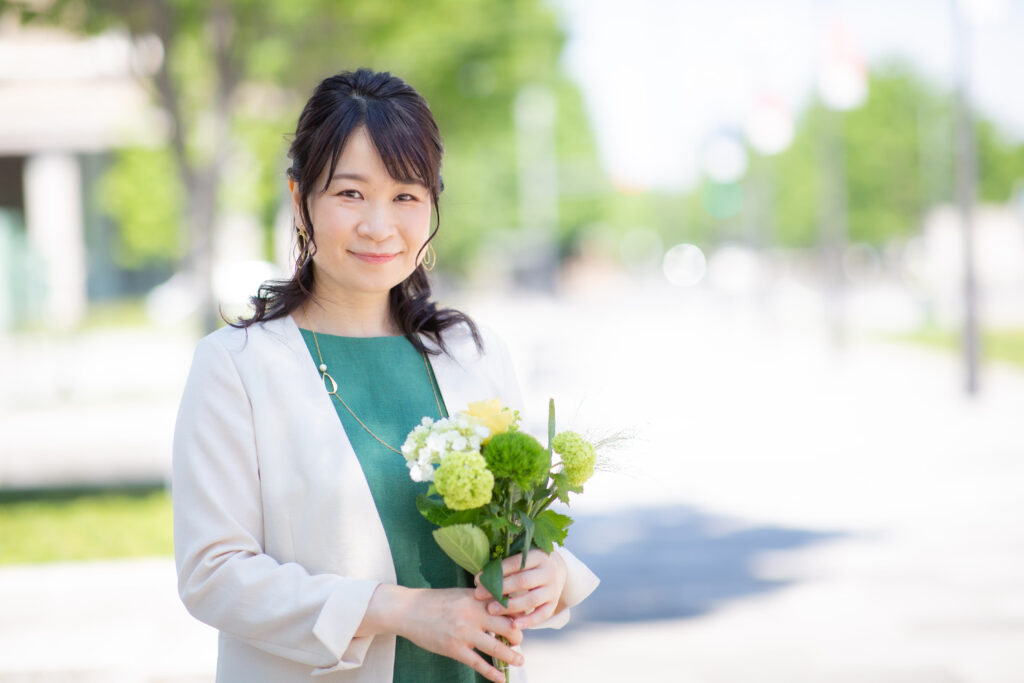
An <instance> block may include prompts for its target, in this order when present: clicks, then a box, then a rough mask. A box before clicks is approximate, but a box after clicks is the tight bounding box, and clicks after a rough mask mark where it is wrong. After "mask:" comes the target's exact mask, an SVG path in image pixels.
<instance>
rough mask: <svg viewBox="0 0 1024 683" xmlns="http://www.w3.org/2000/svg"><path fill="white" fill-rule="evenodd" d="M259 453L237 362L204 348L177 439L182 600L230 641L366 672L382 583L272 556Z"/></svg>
mask: <svg viewBox="0 0 1024 683" xmlns="http://www.w3.org/2000/svg"><path fill="white" fill-rule="evenodd" d="M258 455H259V454H258V444H257V443H256V440H255V430H254V427H253V417H252V408H251V404H250V400H249V397H248V395H247V393H246V391H245V388H244V386H243V382H242V379H241V377H240V376H239V373H238V370H237V368H236V366H235V364H234V361H233V359H232V357H231V354H230V353H229V352H228V350H227V348H226V347H225V346H224V345H223V343H221V342H219V341H218V340H217V338H216V337H215V336H211V337H206V338H205V339H203V340H201V341H200V343H199V345H198V346H197V348H196V352H195V356H194V358H193V362H192V369H191V371H190V372H189V376H188V380H187V381H186V385H185V390H184V394H183V396H182V400H181V406H180V408H179V411H178V418H177V422H176V424H175V430H174V446H173V466H172V485H171V488H172V499H173V506H174V507H173V509H174V556H175V565H176V567H177V571H178V592H179V595H180V596H181V600H182V602H183V603H184V604H185V607H186V608H187V609H188V611H189V612H190V613H191V614H192V615H193V616H195V617H196V618H197V619H199V620H200V621H203V622H205V623H207V624H209V625H211V626H213V627H215V628H217V629H219V630H221V631H222V632H224V633H226V634H228V635H231V636H233V637H235V638H238V639H241V640H243V641H244V642H246V643H247V644H249V645H252V646H254V647H257V648H259V649H262V650H265V651H266V652H269V653H271V654H274V655H277V656H280V657H285V658H287V659H291V660H294V661H297V662H300V663H303V664H306V665H308V666H311V667H318V669H317V670H316V671H314V673H326V672H329V671H333V670H337V669H349V668H355V667H358V666H360V665H362V663H363V658H364V657H365V655H366V652H367V649H368V648H369V646H370V642H371V641H372V636H368V637H359V638H356V637H354V635H355V632H356V629H357V628H358V627H359V624H360V623H361V622H362V618H363V615H364V614H365V612H366V607H367V605H368V604H369V601H370V597H371V596H372V595H373V592H374V590H375V589H376V587H377V585H378V582H377V581H372V580H364V579H354V578H346V577H342V576H338V575H335V574H317V575H311V574H310V573H308V572H307V571H306V570H305V569H304V568H303V567H302V566H300V565H299V564H297V563H295V562H285V563H279V562H277V561H276V560H275V559H274V558H273V557H271V556H269V555H267V554H266V553H264V552H263V507H262V503H261V496H260V472H259V462H258Z"/></svg>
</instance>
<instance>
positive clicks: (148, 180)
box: [98, 147, 184, 268]
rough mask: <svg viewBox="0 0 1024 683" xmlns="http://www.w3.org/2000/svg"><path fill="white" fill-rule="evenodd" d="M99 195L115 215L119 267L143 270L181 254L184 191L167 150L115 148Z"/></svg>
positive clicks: (109, 210) (108, 209)
mask: <svg viewBox="0 0 1024 683" xmlns="http://www.w3.org/2000/svg"><path fill="white" fill-rule="evenodd" d="M98 199H99V202H100V205H101V206H102V207H103V209H104V210H105V211H107V212H108V213H109V214H110V215H112V216H116V217H117V218H118V225H119V227H120V240H119V242H118V245H117V251H116V253H115V254H114V258H115V260H116V261H117V263H118V265H120V266H122V267H125V268H141V267H145V266H147V265H150V264H152V263H165V262H166V261H167V260H168V259H177V258H180V256H181V255H182V253H183V251H184V250H183V248H182V247H183V245H182V239H181V237H182V236H181V234H180V231H179V230H178V226H179V225H180V224H181V208H182V205H183V202H182V190H181V183H180V182H179V181H178V175H177V174H176V173H175V169H174V159H173V158H172V157H171V155H170V153H169V151H168V150H167V149H166V148H157V149H146V148H140V147H130V148H126V149H122V150H119V151H118V153H117V160H116V161H115V163H114V164H112V166H111V168H110V170H108V171H107V172H106V173H105V174H104V175H103V177H102V179H101V181H100V186H99V198H98Z"/></svg>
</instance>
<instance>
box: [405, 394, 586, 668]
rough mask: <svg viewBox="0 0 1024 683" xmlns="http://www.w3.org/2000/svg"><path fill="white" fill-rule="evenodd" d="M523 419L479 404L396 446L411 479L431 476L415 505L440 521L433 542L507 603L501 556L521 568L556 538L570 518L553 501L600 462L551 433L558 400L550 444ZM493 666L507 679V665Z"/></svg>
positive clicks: (565, 436) (429, 424)
mask: <svg viewBox="0 0 1024 683" xmlns="http://www.w3.org/2000/svg"><path fill="white" fill-rule="evenodd" d="M519 422H520V416H519V411H513V410H510V409H509V408H507V407H503V406H502V404H501V402H500V401H499V400H498V399H491V400H487V401H479V402H476V403H470V404H469V409H468V410H465V411H462V412H460V413H459V414H457V415H455V416H454V417H447V418H442V419H440V420H432V419H431V418H429V417H425V418H423V420H422V422H421V423H420V424H419V425H418V426H417V427H416V428H415V429H413V430H412V431H411V432H409V436H408V437H407V438H406V440H405V443H404V444H403V445H402V454H403V455H404V456H405V459H406V465H407V466H408V468H409V474H410V476H411V477H412V478H413V480H414V481H420V482H431V484H430V487H429V488H428V489H427V492H426V493H425V494H420V495H419V496H418V497H417V499H416V507H417V508H418V509H419V511H420V513H422V514H423V516H424V517H426V518H427V519H428V520H429V521H430V522H431V523H433V524H436V525H437V526H438V527H439V528H438V529H435V530H434V539H435V540H436V541H437V544H438V545H439V546H440V547H441V549H442V550H444V552H445V553H446V554H447V555H448V556H449V557H450V558H452V560H454V561H455V563H456V564H458V565H459V566H460V567H462V568H463V569H465V570H467V571H469V572H470V573H472V574H478V573H479V574H480V583H481V584H482V585H483V586H484V587H485V588H486V589H487V590H488V591H489V592H490V593H491V595H493V596H494V598H495V600H498V601H499V602H500V603H501V604H503V605H506V604H508V600H507V598H505V597H504V596H503V594H502V592H503V591H502V582H503V574H502V570H501V561H502V560H503V559H505V558H507V557H511V556H512V555H514V554H515V553H517V552H522V553H523V566H524V567H525V565H526V554H527V551H529V550H530V549H531V548H539V549H540V550H543V551H544V552H545V553H551V552H552V550H554V546H555V545H556V544H558V545H562V543H563V542H564V541H565V536H566V534H567V533H568V528H569V525H570V524H572V519H571V518H570V517H568V516H566V515H563V514H559V513H557V512H555V511H554V510H551V509H549V508H550V506H551V504H552V503H554V502H555V501H556V500H559V501H561V502H563V503H568V502H569V494H570V493H582V492H583V484H584V483H585V482H586V481H587V480H588V479H589V478H590V477H591V475H592V474H593V473H594V464H595V460H596V453H595V450H594V446H593V445H592V444H590V443H589V442H587V441H585V440H584V439H583V438H582V437H581V436H580V435H579V434H576V433H575V432H570V431H564V432H560V433H558V434H556V433H555V404H554V400H551V401H549V403H548V434H547V437H548V443H547V446H546V447H545V446H543V445H541V443H540V442H539V441H538V440H537V439H535V438H534V437H532V436H530V435H529V434H525V433H523V432H521V431H519ZM555 456H558V457H557V458H556V457H555ZM498 665H499V668H501V669H502V670H504V671H505V675H506V680H507V679H508V669H507V664H505V663H504V662H499V664H498Z"/></svg>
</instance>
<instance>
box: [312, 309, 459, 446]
mask: <svg viewBox="0 0 1024 683" xmlns="http://www.w3.org/2000/svg"><path fill="white" fill-rule="evenodd" d="M302 314H303V316H305V318H306V326H307V327H309V333H310V334H312V335H313V343H314V344H316V355H317V356H318V357H319V358H320V365H318V366H317V369H318V370H319V371H320V379H321V380H322V381H323V383H324V389H327V380H330V381H331V388H330V389H329V390H327V393H328V394H330V395H331V396H333V397H334V398H336V399H338V400H339V401H341V405H343V406H345V410H347V411H348V412H349V415H351V416H352V417H353V418H355V421H356V422H358V423H359V424H360V426H362V428H363V429H365V430H366V433H367V434H369V435H370V436H372V437H373V438H375V439H376V440H377V441H379V442H380V443H381V444H382V445H383V446H384V447H386V448H388V449H389V450H392V451H394V452H395V453H398V454H399V455H402V451H400V450H398V449H397V448H395V447H394V446H392V445H391V444H389V443H388V442H386V441H385V440H384V439H382V438H380V437H379V436H377V435H376V434H374V433H373V430H371V429H370V428H369V427H367V426H366V423H365V422H363V421H362V420H360V419H359V416H358V415H356V414H355V412H353V410H352V409H351V408H349V407H348V404H347V403H345V399H343V398H342V397H341V396H339V395H338V383H337V382H336V381H335V379H334V378H333V377H331V376H330V375H329V374H328V373H327V364H326V363H324V356H323V354H322V353H320V341H319V340H318V339H317V338H316V332H314V331H313V326H312V325H310V324H309V314H308V313H306V312H305V311H303V312H302ZM420 355H421V356H423V367H424V368H425V369H426V371H427V381H428V382H430V390H431V391H433V392H434V402H435V403H436V404H437V415H438V417H439V418H441V417H444V411H443V410H441V399H440V398H438V396H437V391H438V390H437V388H436V387H435V386H434V378H433V376H432V375H431V374H430V364H429V363H428V362H427V354H425V353H423V352H422V351H420Z"/></svg>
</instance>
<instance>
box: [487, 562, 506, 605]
mask: <svg viewBox="0 0 1024 683" xmlns="http://www.w3.org/2000/svg"><path fill="white" fill-rule="evenodd" d="M504 581H505V574H504V572H502V570H501V558H500V557H496V558H494V559H493V560H491V561H490V562H488V563H487V564H486V566H484V569H483V571H482V572H481V573H480V584H481V585H482V586H483V587H484V588H486V589H487V590H488V591H490V593H491V595H492V596H493V597H494V599H495V600H497V601H498V602H500V603H501V604H502V606H506V605H508V598H506V597H505V596H504V595H502V594H501V593H502V588H503V585H504Z"/></svg>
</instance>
